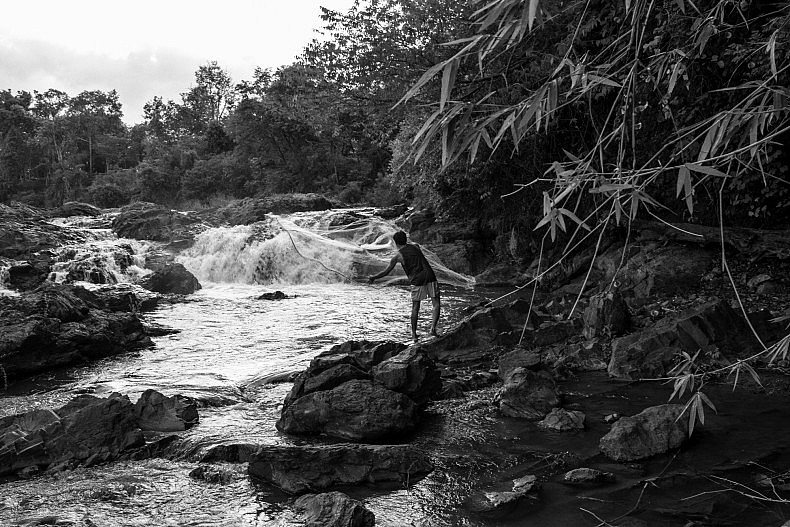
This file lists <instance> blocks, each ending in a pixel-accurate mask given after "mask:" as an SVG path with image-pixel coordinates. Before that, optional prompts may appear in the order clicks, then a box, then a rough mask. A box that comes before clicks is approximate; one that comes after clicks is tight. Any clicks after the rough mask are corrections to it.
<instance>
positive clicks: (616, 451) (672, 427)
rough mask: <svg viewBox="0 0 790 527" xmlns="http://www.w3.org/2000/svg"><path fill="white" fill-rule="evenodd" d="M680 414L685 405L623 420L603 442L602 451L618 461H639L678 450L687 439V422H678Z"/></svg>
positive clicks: (657, 408)
mask: <svg viewBox="0 0 790 527" xmlns="http://www.w3.org/2000/svg"><path fill="white" fill-rule="evenodd" d="M681 413H683V405H680V404H663V405H660V406H652V407H650V408H647V409H645V410H643V411H642V412H640V413H638V414H636V415H634V416H632V417H621V418H620V419H619V420H618V421H617V422H616V423H615V424H614V425H612V429H611V430H610V431H609V433H608V434H606V435H605V436H603V437H602V438H601V441H600V447H601V451H602V452H603V453H604V454H606V455H607V456H609V457H610V458H612V459H614V460H615V461H636V460H639V459H644V458H647V457H650V456H653V455H656V454H663V453H664V452H667V451H668V450H671V449H673V448H677V447H679V446H680V445H681V444H683V442H684V441H686V439H688V419H687V418H686V416H684V417H681V418H680V419H678V417H679V416H680V415H681Z"/></svg>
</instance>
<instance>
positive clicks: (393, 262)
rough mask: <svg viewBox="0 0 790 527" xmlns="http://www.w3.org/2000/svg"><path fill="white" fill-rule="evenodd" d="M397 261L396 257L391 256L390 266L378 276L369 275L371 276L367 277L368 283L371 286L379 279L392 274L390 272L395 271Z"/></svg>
mask: <svg viewBox="0 0 790 527" xmlns="http://www.w3.org/2000/svg"><path fill="white" fill-rule="evenodd" d="M399 261H400V259H399V258H398V257H397V256H393V257H392V260H390V264H389V265H388V266H387V268H386V269H384V270H383V271H381V272H380V273H379V274H374V275H371V276H369V277H368V283H371V284H372V283H373V282H375V281H376V280H378V279H379V278H384V277H385V276H387V275H388V274H390V273H391V272H392V270H393V269H395V265H397V263H398V262H399Z"/></svg>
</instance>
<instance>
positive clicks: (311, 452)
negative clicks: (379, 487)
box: [248, 443, 433, 494]
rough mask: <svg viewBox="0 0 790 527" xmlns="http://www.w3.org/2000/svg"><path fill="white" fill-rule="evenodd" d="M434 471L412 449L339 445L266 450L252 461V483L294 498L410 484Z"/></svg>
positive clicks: (395, 446) (257, 454)
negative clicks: (339, 489) (272, 487)
mask: <svg viewBox="0 0 790 527" xmlns="http://www.w3.org/2000/svg"><path fill="white" fill-rule="evenodd" d="M431 470H433V465H432V463H431V461H430V460H429V459H428V457H427V456H426V455H425V454H424V453H423V452H422V451H420V450H418V449H416V448H413V447H411V446H408V445H360V444H348V443H341V444H336V445H319V446H268V445H267V446H262V447H260V448H259V449H258V450H257V451H256V452H255V453H253V454H252V455H251V456H250V458H249V465H248V472H249V475H250V476H251V477H253V478H256V479H260V480H263V481H265V482H267V483H269V484H272V485H275V486H277V487H279V488H280V489H282V490H284V491H285V492H287V493H290V494H303V493H306V492H320V491H323V490H327V489H334V488H337V487H344V486H354V485H366V484H367V485H375V484H379V483H397V484H409V483H413V482H415V481H417V480H419V479H420V478H421V477H422V476H424V475H426V474H427V473H429V472H430V471H431Z"/></svg>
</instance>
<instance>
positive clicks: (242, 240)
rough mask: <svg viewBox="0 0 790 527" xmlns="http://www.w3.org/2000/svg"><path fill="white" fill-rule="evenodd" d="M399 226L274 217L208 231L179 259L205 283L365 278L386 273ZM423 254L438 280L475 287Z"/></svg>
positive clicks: (356, 219) (343, 216)
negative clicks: (394, 236) (381, 272)
mask: <svg viewBox="0 0 790 527" xmlns="http://www.w3.org/2000/svg"><path fill="white" fill-rule="evenodd" d="M338 223H339V224H338ZM396 230H398V228H397V227H396V226H395V225H394V224H393V223H392V222H389V221H386V220H383V219H381V218H378V217H374V216H365V215H362V214H360V213H358V212H354V213H352V212H349V211H328V212H324V213H318V214H317V213H301V214H293V215H289V216H274V215H271V216H269V217H267V220H266V221H263V222H257V223H253V224H251V225H238V226H234V227H217V228H213V229H209V230H207V231H204V232H203V233H201V234H199V235H198V236H197V237H196V239H195V243H194V245H193V246H192V247H190V248H189V249H187V250H185V251H184V252H182V253H181V254H180V255H179V257H178V261H179V262H181V263H182V264H183V265H184V266H185V267H186V268H187V269H189V270H190V271H191V272H192V273H193V274H194V275H195V276H197V278H198V279H199V280H201V281H207V282H232V283H246V284H252V283H258V284H270V283H283V284H308V283H336V282H343V281H364V280H366V279H367V277H368V276H369V275H371V274H376V273H379V272H380V271H382V270H383V269H384V268H385V267H386V266H387V264H388V263H389V260H390V258H391V257H392V256H393V255H394V254H395V245H394V244H393V242H392V240H391V236H392V234H393V233H394V232H395V231H396ZM424 252H425V254H426V257H427V258H428V260H429V261H430V262H431V265H432V266H433V268H434V270H435V271H436V274H437V277H439V280H440V281H442V282H444V283H451V284H453V285H459V286H465V287H468V286H470V285H472V283H473V279H472V278H470V277H468V276H465V275H462V274H460V273H455V272H453V271H451V270H449V269H447V267H445V266H444V265H443V264H442V263H441V261H440V260H439V258H438V257H437V256H436V255H435V254H433V253H431V252H430V251H427V250H425V251H424ZM392 282H405V276H404V274H403V271H402V269H401V268H400V266H397V267H396V268H395V270H394V271H393V272H392V273H391V274H390V275H389V276H388V277H387V278H386V279H384V280H382V281H381V283H392Z"/></svg>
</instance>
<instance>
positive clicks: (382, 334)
mask: <svg viewBox="0 0 790 527" xmlns="http://www.w3.org/2000/svg"><path fill="white" fill-rule="evenodd" d="M327 218H328V216H327V215H326V214H324V215H320V214H318V215H310V214H303V215H297V216H294V217H289V218H283V219H282V221H283V225H286V226H287V227H288V229H290V231H289V233H283V232H281V231H279V230H278V229H275V230H272V229H271V226H260V225H259V226H257V227H256V226H241V227H228V228H219V229H213V230H210V231H207V232H205V233H203V234H201V235H200V236H199V237H198V239H197V241H196V243H195V245H194V246H193V247H192V248H190V249H187V250H185V251H183V252H182V253H181V254H179V255H178V257H177V259H178V260H179V261H181V262H182V263H184V264H185V265H186V266H187V267H188V268H189V269H191V270H192V271H193V272H194V273H195V274H196V275H197V276H198V278H199V279H200V281H201V283H202V284H203V286H204V287H203V289H201V290H200V291H199V292H197V293H196V294H194V295H191V296H190V297H189V299H188V300H187V301H185V302H180V303H175V304H172V305H169V304H166V305H163V306H161V307H159V308H158V309H157V310H156V311H154V312H152V313H149V314H146V315H145V318H146V320H147V321H148V322H152V323H157V324H161V325H164V326H168V327H172V328H174V329H177V330H179V331H178V333H175V334H171V335H167V336H162V337H156V338H154V341H155V344H156V345H155V347H153V348H151V349H147V350H142V351H139V352H134V353H129V354H126V355H122V356H116V357H112V358H108V359H105V360H102V361H99V362H96V363H92V364H87V365H83V366H79V367H75V368H70V369H67V370H64V371H58V372H53V373H50V374H47V375H41V376H39V377H37V378H35V379H31V380H30V381H25V382H21V383H18V384H16V385H13V386H11V387H10V388H9V390H8V392H6V393H5V394H3V396H2V397H0V416H2V415H9V414H12V413H16V412H20V411H23V410H26V409H30V408H33V407H36V406H58V405H60V404H63V403H65V402H66V401H68V400H69V399H71V398H72V397H74V396H75V395H77V394H85V393H89V394H94V395H98V396H106V395H108V394H110V393H111V392H120V393H122V394H126V395H128V396H129V397H130V399H131V400H132V401H135V400H136V399H137V397H138V396H139V394H140V393H141V392H143V391H144V390H146V389H148V388H154V389H157V390H159V391H161V392H163V393H165V394H168V395H171V394H184V395H189V396H192V397H195V398H196V399H198V400H199V401H200V402H201V405H202V407H201V409H200V423H199V424H198V425H197V426H196V427H194V428H192V429H191V430H189V431H187V432H185V433H183V435H182V443H181V444H182V448H181V453H180V455H178V456H174V457H173V459H159V458H153V459H148V460H144V461H123V462H114V463H109V464H105V465H100V466H94V467H89V468H84V467H81V468H77V469H75V470H70V471H66V472H56V473H52V474H49V473H45V474H43V475H39V476H35V477H33V478H32V479H29V480H18V481H13V482H8V483H5V484H2V485H1V486H0V525H74V526H97V527H121V526H123V527H127V526H170V525H172V526H201V527H220V526H227V527H231V526H233V527H237V526H238V527H247V526H256V527H263V526H267V527H268V526H285V525H291V524H290V523H287V520H286V519H285V518H286V517H287V511H288V508H289V505H290V503H291V499H290V498H289V497H288V496H285V495H284V494H282V493H281V492H278V491H277V490H275V489H273V488H271V487H268V486H265V485H261V484H258V483H256V482H254V481H251V480H250V478H249V477H248V476H247V474H246V467H245V466H244V465H243V464H241V465H236V464H223V465H222V466H223V467H224V470H225V471H226V474H227V481H226V482H225V483H224V484H212V483H207V482H205V481H199V480H195V479H193V478H191V477H189V473H190V471H191V470H193V469H194V468H195V467H197V466H198V462H197V459H198V458H199V457H200V455H201V453H203V452H205V451H206V450H207V449H209V448H211V447H213V446H215V445H221V444H234V443H256V444H290V443H293V444H304V442H305V440H304V439H298V438H291V437H287V436H285V435H283V434H281V433H279V432H278V431H277V430H276V429H275V427H274V423H275V421H276V419H277V417H278V416H279V411H280V407H281V404H282V400H283V398H284V397H285V395H286V394H287V392H288V390H289V389H290V384H289V383H276V384H262V382H261V381H262V380H264V379H266V377H267V376H269V375H273V374H279V373H285V372H292V371H296V370H301V369H302V368H304V367H305V366H306V365H307V363H308V362H309V361H310V359H311V358H312V357H313V356H315V355H316V354H317V353H318V352H320V351H322V350H325V349H327V348H328V347H330V346H331V345H333V344H337V343H341V342H344V341H347V340H352V339H355V340H360V339H369V340H384V339H394V340H400V341H406V340H408V338H409V334H410V330H409V326H408V314H409V309H410V298H409V293H408V290H407V289H406V288H405V287H403V286H399V285H373V286H371V285H368V284H366V283H360V282H356V281H353V280H352V281H349V280H347V279H345V277H344V276H343V275H346V276H347V275H349V274H350V273H355V274H356V275H357V276H359V275H363V276H364V271H366V270H369V269H381V268H382V267H383V266H384V265H386V260H387V256H388V254H390V252H391V248H390V247H388V246H387V244H386V234H387V233H388V232H391V230H392V229H393V227H392V225H391V224H389V223H388V222H384V221H383V220H380V219H378V218H375V217H368V218H367V219H366V220H365V221H364V222H362V224H361V225H358V226H356V227H354V228H352V229H341V230H334V231H333V230H331V229H328V228H327ZM67 223H68V224H72V225H74V224H79V225H82V226H83V228H91V230H92V231H94V233H93V238H92V239H94V240H95V242H94V243H93V244H89V245H88V246H87V247H81V248H79V251H81V252H82V253H86V252H87V253H90V254H93V255H94V256H93V257H95V258H96V261H100V262H103V264H102V265H104V266H105V267H107V268H108V269H109V271H110V272H111V273H114V276H115V277H116V278H117V279H118V280H119V281H121V282H123V281H129V280H132V279H133V278H134V277H136V276H139V275H140V274H141V273H142V274H144V273H145V271H144V270H143V269H142V260H143V257H144V256H145V254H146V252H148V251H154V250H157V249H158V246H157V245H155V244H146V243H140V242H132V241H129V240H116V239H115V238H114V236H113V235H112V234H111V233H109V232H108V231H107V229H106V225H103V224H101V223H97V224H95V225H94V224H92V223H91V222H90V221H87V220H84V221H83V222H82V223H78V222H77V220H69V222H67ZM330 231H331V232H330ZM120 245H125V246H130V247H132V249H133V252H134V253H135V254H134V259H133V260H134V261H133V264H134V265H132V266H130V267H128V268H127V269H126V270H124V271H123V272H122V271H120V269H117V268H115V267H113V266H114V264H113V259H112V258H110V257H108V256H107V254H109V253H112V251H113V250H114V249H113V248H114V247H118V246H120ZM79 251H78V252H79ZM74 258H77V259H79V257H78V256H77V255H76V254H75V256H74ZM262 258H263V259H264V260H265V261H266V265H265V266H261V265H260V262H261V261H262ZM432 258H434V262H435V263H436V264H437V267H440V268H441V270H442V272H443V273H447V274H444V275H443V276H444V278H445V280H446V281H449V282H452V283H453V284H454V285H448V286H446V287H445V288H444V290H443V292H444V296H443V304H442V305H443V314H442V319H441V325H442V326H445V327H446V326H449V325H450V324H452V323H453V322H455V321H457V320H459V319H460V318H461V317H462V315H463V313H464V310H465V308H466V307H467V306H469V305H470V304H473V303H477V302H479V301H480V300H481V299H484V298H491V297H492V296H493V295H495V294H497V293H498V292H497V291H487V292H486V291H474V290H470V289H469V288H466V287H463V286H464V285H468V283H469V282H468V281H467V282H465V280H467V279H466V278H465V277H463V276H461V275H454V274H451V273H449V272H447V271H446V269H445V268H443V267H441V266H440V265H439V263H438V262H437V261H436V260H435V256H432ZM312 260H319V262H316V261H312ZM68 268H69V264H68V262H63V265H62V269H61V270H60V271H59V273H60V274H59V275H58V277H56V278H57V279H62V278H63V276H64V275H65V274H66V272H67V270H68ZM262 278H264V279H265V280H262ZM272 279H273V280H275V281H274V283H258V282H266V281H268V280H272ZM274 290H281V291H283V292H284V293H285V294H286V295H287V296H288V297H289V298H287V299H285V300H277V301H267V300H259V299H258V297H259V296H260V295H261V294H262V293H264V292H271V291H274ZM423 310H424V311H423V313H422V318H421V328H420V329H421V332H423V333H425V332H427V325H428V315H429V306H427V305H426V306H424V307H423ZM777 382H783V381H777ZM710 389H711V395H712V396H715V397H716V398H715V399H714V400H716V401H724V402H723V403H722V405H723V407H724V408H726V410H725V411H724V412H722V414H721V415H719V416H715V417H710V418H709V422H708V424H707V425H706V427H705V428H704V429H702V430H701V431H700V432H698V433H697V435H698V437H701V438H702V439H701V440H695V441H692V443H690V447H687V448H684V449H683V451H682V452H681V453H680V454H679V455H677V456H675V457H671V456H665V457H659V458H657V459H654V460H651V461H649V462H647V463H642V464H630V465H618V464H614V463H611V462H608V461H606V460H605V459H603V458H602V456H601V455H600V454H599V453H598V446H597V442H598V439H599V438H600V437H601V435H603V434H604V433H605V432H606V431H607V430H608V427H609V425H608V424H606V423H605V422H604V417H605V416H606V415H608V414H611V413H615V412H617V413H621V414H623V415H629V414H632V413H635V412H638V411H640V410H641V409H642V408H644V407H645V406H649V405H652V404H660V403H663V402H665V401H666V397H667V394H668V392H667V387H666V386H662V385H658V384H652V385H650V384H647V385H646V384H641V385H631V384H619V385H617V384H615V385H613V384H612V383H610V382H609V381H608V380H607V379H606V377H605V374H601V373H594V374H586V375H582V376H579V377H576V376H573V375H571V376H569V377H568V378H566V379H565V381H564V383H563V392H564V394H565V398H564V404H565V405H566V406H573V405H576V406H577V407H580V408H583V409H584V411H585V413H586V414H587V430H586V431H585V432H582V433H578V434H557V433H552V432H546V431H543V430H540V429H538V428H537V427H536V426H535V424H534V423H530V422H524V421H521V420H518V419H506V418H502V417H501V416H500V415H499V414H498V412H497V409H496V407H495V406H494V405H493V404H492V400H493V396H494V389H493V388H490V389H486V390H481V391H479V392H472V393H470V394H468V395H467V397H466V398H464V399H460V400H452V401H441V402H438V403H434V404H433V405H432V406H431V407H430V408H429V410H428V413H427V415H426V419H425V421H424V424H423V426H422V427H421V431H420V432H419V433H418V434H417V435H416V436H415V437H414V439H413V441H414V442H415V443H416V444H417V445H418V446H420V447H423V448H425V449H426V450H428V451H430V452H431V455H432V457H433V458H434V459H435V461H436V465H437V469H436V470H435V471H434V472H433V473H431V474H430V475H429V476H427V477H426V478H424V479H422V480H420V481H417V482H414V483H413V484H412V485H410V486H408V488H403V487H402V488H397V487H395V488H385V489H352V490H350V491H349V494H351V495H352V496H353V497H355V498H358V499H362V500H363V501H364V502H365V505H366V506H367V507H368V508H369V509H370V510H371V511H373V512H374V513H375V514H376V518H377V523H376V525H379V526H385V527H400V526H419V527H423V526H436V527H440V526H455V525H458V526H469V527H493V526H500V525H502V526H520V525H535V526H542V527H550V526H568V525H596V524H597V523H598V520H596V518H595V516H594V515H602V516H604V517H608V518H613V517H617V516H618V515H622V513H624V512H628V511H629V509H631V508H632V506H633V505H634V504H636V505H637V506H638V507H637V509H638V510H636V509H635V510H636V512H643V509H645V508H648V512H647V513H646V514H647V518H648V519H654V520H655V521H656V523H653V522H650V523H631V524H628V525H654V524H655V525H673V526H674V525H678V526H680V525H687V524H688V523H687V519H688V517H689V515H691V516H693V517H698V518H701V519H702V520H704V521H708V520H709V521H711V522H712V523H705V524H710V525H718V524H727V525H780V524H781V523H780V522H779V520H780V519H781V517H782V515H783V514H784V513H785V512H787V511H786V510H785V509H784V508H783V504H772V505H770V506H765V507H763V506H760V507H756V508H755V507H754V505H753V502H752V501H750V500H743V499H734V500H733V499H730V496H731V495H732V494H721V493H715V494H710V495H709V494H704V495H702V497H701V498H697V499H692V500H690V501H685V502H684V501H682V500H683V499H684V498H689V497H691V496H694V495H695V494H697V493H700V492H706V493H707V492H710V488H711V485H710V477H709V476H708V474H711V473H713V474H722V475H726V477H727V478H735V479H738V480H739V481H742V482H744V484H745V483H749V482H752V481H753V474H752V473H748V472H745V471H744V472H743V473H741V472H738V470H741V469H742V467H743V466H745V461H744V460H747V459H748V460H755V462H757V461H759V462H760V463H763V462H764V463H777V464H779V465H784V466H787V464H788V459H787V453H786V452H785V450H786V449H785V448H784V446H786V445H788V444H790V430H788V429H787V428H786V427H785V428H783V429H781V430H777V429H776V427H774V426H773V423H775V422H777V421H784V420H787V419H790V397H788V395H787V389H786V387H784V388H782V389H781V390H777V393H776V394H774V395H773V396H772V397H771V398H768V399H766V397H765V396H764V394H763V393H762V392H761V391H759V390H756V389H747V390H745V391H743V392H738V393H736V394H732V393H731V392H730V390H729V388H728V387H726V386H725V385H721V386H718V387H717V386H712V387H711V388H710ZM756 405H763V407H762V410H761V411H759V412H754V411H753V409H754V408H755V406H756ZM783 445H784V446H783ZM590 462H592V463H595V464H596V466H599V467H603V468H607V470H611V471H612V472H614V473H615V474H616V475H617V478H618V483H617V484H616V485H615V486H614V487H612V488H609V489H607V490H606V491H604V492H596V491H595V490H594V489H593V490H590V489H581V490H579V489H570V488H568V487H565V486H563V485H561V484H560V483H559V482H558V476H557V475H558V474H561V473H562V472H563V470H567V469H568V468H573V467H576V466H580V464H581V463H590ZM733 466H734V467H736V469H735V472H728V470H730V469H728V468H727V467H733ZM525 473H534V474H539V475H541V476H542V477H543V478H544V479H545V481H544V488H543V490H542V491H541V497H540V502H539V504H538V505H534V504H525V505H521V506H519V508H517V509H516V510H515V511H512V512H511V514H510V515H508V516H506V517H499V518H497V517H495V518H491V517H477V516H474V515H471V514H469V513H468V510H467V508H466V506H465V499H466V497H467V496H468V495H469V493H470V492H471V491H472V490H473V489H477V488H481V487H485V485H486V484H488V483H490V482H494V481H497V480H500V479H502V478H503V477H504V478H505V479H507V478H508V477H510V478H511V479H513V478H515V477H520V476H522V475H524V474H525ZM668 475H669V476H671V477H672V478H674V479H673V480H672V481H674V482H675V483H674V484H673V485H669V486H666V485H667V484H666V483H661V482H665V481H666V477H667V476H668ZM657 476H663V477H664V478H665V479H662V480H661V482H659V483H657V484H655V485H652V486H650V488H649V489H648V490H647V491H645V490H644V489H646V488H647V484H646V483H645V481H651V478H653V477H657ZM706 481H707V482H708V484H707V486H706V484H705V482H706ZM662 485H664V486H662ZM713 488H714V489H718V488H720V487H718V486H713ZM654 489H657V490H654ZM643 492H644V493H645V496H644V498H643V496H642V493H643ZM719 498H721V499H719ZM736 498H740V497H739V496H736ZM678 500H681V501H678ZM640 507H641V508H640ZM679 510H680V511H681V512H680V513H679V512H678V511H679ZM587 511H589V512H587ZM655 511H659V512H655ZM661 511H665V512H661ZM666 511H668V512H666ZM683 511H686V512H685V513H684V512H683ZM688 511H691V512H688ZM695 515H696V516H695ZM659 520H660V521H659ZM719 521H722V522H725V523H717V522H719ZM613 524H614V525H626V523H621V522H615V523H613Z"/></svg>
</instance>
